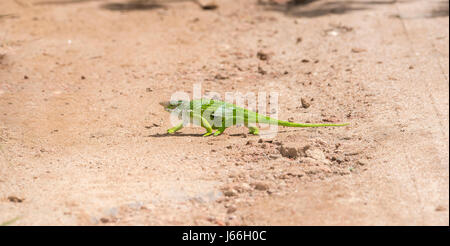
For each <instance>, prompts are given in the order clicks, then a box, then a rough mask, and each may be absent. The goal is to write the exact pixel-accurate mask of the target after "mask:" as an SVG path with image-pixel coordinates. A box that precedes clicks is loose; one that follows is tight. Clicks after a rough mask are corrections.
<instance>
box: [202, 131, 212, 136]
mask: <svg viewBox="0 0 450 246" xmlns="http://www.w3.org/2000/svg"><path fill="white" fill-rule="evenodd" d="M211 134H212V132H207V133H205V134H203V137H207V136H209V135H211Z"/></svg>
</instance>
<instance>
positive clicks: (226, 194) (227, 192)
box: [223, 189, 237, 197]
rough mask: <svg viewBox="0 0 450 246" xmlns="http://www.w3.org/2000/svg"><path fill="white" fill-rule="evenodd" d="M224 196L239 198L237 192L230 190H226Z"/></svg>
mask: <svg viewBox="0 0 450 246" xmlns="http://www.w3.org/2000/svg"><path fill="white" fill-rule="evenodd" d="M223 195H224V196H228V197H230V196H237V192H236V190H234V189H229V190H225V191H224V192H223Z"/></svg>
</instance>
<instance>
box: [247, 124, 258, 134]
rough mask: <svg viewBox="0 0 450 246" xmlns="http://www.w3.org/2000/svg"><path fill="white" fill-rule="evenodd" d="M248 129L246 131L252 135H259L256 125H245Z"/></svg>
mask: <svg viewBox="0 0 450 246" xmlns="http://www.w3.org/2000/svg"><path fill="white" fill-rule="evenodd" d="M247 127H248V129H249V130H250V131H249V132H248V133H249V134H253V135H259V128H258V127H256V126H247Z"/></svg>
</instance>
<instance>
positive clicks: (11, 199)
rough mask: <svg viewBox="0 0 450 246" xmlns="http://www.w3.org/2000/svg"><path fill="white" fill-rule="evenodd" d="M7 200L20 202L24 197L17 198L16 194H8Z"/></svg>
mask: <svg viewBox="0 0 450 246" xmlns="http://www.w3.org/2000/svg"><path fill="white" fill-rule="evenodd" d="M8 200H9V201H10V202H14V203H21V202H23V200H24V199H22V198H18V197H17V196H8Z"/></svg>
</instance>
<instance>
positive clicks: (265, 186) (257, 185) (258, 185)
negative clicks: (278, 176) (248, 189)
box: [253, 182, 269, 190]
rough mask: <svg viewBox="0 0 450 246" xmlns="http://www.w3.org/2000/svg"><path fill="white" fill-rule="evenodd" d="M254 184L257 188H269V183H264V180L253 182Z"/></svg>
mask: <svg viewBox="0 0 450 246" xmlns="http://www.w3.org/2000/svg"><path fill="white" fill-rule="evenodd" d="M253 186H254V187H255V190H268V189H269V185H267V184H265V183H262V182H258V183H255V184H253Z"/></svg>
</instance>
